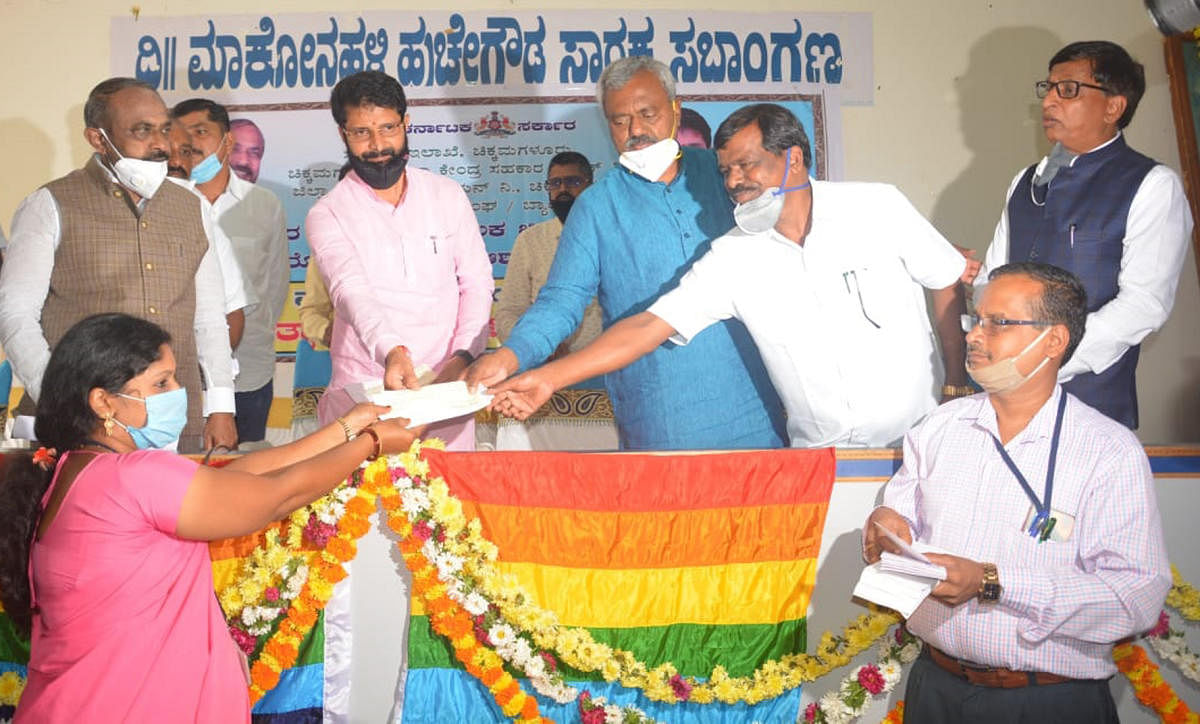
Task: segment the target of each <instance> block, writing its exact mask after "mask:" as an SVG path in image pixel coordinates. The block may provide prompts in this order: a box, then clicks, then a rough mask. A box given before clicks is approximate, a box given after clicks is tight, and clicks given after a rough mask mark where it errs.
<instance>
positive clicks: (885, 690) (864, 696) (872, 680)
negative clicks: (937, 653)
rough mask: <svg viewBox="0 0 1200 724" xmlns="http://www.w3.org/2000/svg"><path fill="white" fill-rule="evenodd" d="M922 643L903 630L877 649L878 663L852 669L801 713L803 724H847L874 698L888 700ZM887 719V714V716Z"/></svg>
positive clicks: (860, 714) (868, 706)
mask: <svg viewBox="0 0 1200 724" xmlns="http://www.w3.org/2000/svg"><path fill="white" fill-rule="evenodd" d="M920 652H921V642H920V640H919V639H917V637H915V636H913V635H912V634H910V633H909V632H908V630H907V629H905V628H904V626H902V625H901V626H897V627H896V633H895V636H893V637H891V638H890V639H885V640H884V641H883V643H882V644H880V646H879V662H878V663H876V664H866V665H863V666H859V667H857V668H855V669H854V670H853V671H851V672H850V674H849V675H848V676H847V677H846V678H845V679H842V683H841V685H840V686H839V687H838V688H837V689H834V690H833V691H829V692H826V694H825V695H824V696H822V697H821V700H820V701H817V702H813V703H811V704H809V705H808V706H807V707H806V708H805V709H804V721H805V724H847V723H848V722H852V721H854V720H856V719H858V718H859V717H861V716H862V715H863V714H864V713H866V711H867V709H869V708H870V707H871V704H872V703H873V702H874V699H875V697H879V696H887V694H889V693H890V692H891V691H892V689H894V688H896V684H897V683H899V681H900V677H901V676H902V675H903V674H904V665H905V664H909V663H912V662H913V661H915V660H916V658H917V655H918V654H920ZM889 716H890V714H889Z"/></svg>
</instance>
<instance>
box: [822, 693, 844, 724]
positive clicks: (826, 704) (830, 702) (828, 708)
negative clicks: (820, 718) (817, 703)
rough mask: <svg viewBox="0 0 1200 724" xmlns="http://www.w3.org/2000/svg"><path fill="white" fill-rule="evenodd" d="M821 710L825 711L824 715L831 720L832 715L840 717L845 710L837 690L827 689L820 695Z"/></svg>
mask: <svg viewBox="0 0 1200 724" xmlns="http://www.w3.org/2000/svg"><path fill="white" fill-rule="evenodd" d="M821 711H823V712H825V717H826V718H827V719H829V720H831V721H832V720H833V718H834V717H841V715H842V713H843V712H845V711H846V705H845V704H843V703H842V697H841V695H840V694H839V692H837V691H827V692H825V695H824V696H822V697H821Z"/></svg>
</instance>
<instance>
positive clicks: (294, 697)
mask: <svg viewBox="0 0 1200 724" xmlns="http://www.w3.org/2000/svg"><path fill="white" fill-rule="evenodd" d="M324 690H325V664H308V665H307V666H295V667H292V668H290V669H286V670H285V671H284V672H283V673H281V674H280V675H279V684H278V685H277V686H276V687H275V688H274V689H271V690H270V691H268V692H267V693H266V695H264V696H263V698H261V699H259V700H258V703H257V704H255V705H254V709H252V710H251V713H253V714H286V713H288V712H293V711H300V710H303V709H313V708H315V709H316V710H317V711H318V712H320V711H321V707H322V706H323V703H324V702H323V700H322V698H321V697H322V695H323V692H324ZM319 720H320V717H318V721H319ZM271 721H275V720H271ZM280 721H282V720H280ZM287 721H291V720H287Z"/></svg>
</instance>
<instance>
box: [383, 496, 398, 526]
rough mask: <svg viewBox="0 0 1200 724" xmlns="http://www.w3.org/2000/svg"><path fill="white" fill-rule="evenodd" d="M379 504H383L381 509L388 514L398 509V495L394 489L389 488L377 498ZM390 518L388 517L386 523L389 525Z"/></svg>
mask: <svg viewBox="0 0 1200 724" xmlns="http://www.w3.org/2000/svg"><path fill="white" fill-rule="evenodd" d="M379 502H381V503H383V509H384V510H386V511H388V512H389V513H390V512H392V511H393V510H397V509H399V507H400V493H398V492H397V491H396V489H395V488H389V489H388V491H387V492H385V493H383V494H381V495H380V496H379ZM391 518H392V516H389V517H388V523H389V524H390V523H391Z"/></svg>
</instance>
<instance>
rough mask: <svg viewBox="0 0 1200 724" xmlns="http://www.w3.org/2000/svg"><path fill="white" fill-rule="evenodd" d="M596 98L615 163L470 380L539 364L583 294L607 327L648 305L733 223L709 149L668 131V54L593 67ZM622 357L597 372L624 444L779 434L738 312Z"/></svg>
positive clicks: (682, 443) (759, 442)
mask: <svg viewBox="0 0 1200 724" xmlns="http://www.w3.org/2000/svg"><path fill="white" fill-rule="evenodd" d="M597 100H599V101H600V106H601V110H602V111H603V112H604V115H605V117H606V118H607V120H608V127H609V133H610V135H611V136H612V141H613V145H614V146H615V147H616V149H617V151H619V152H620V154H621V157H620V163H621V168H617V169H613V170H612V171H610V172H608V173H607V174H605V175H604V176H603V177H602V178H601V179H600V180H599V181H598V182H597V183H595V184H594V185H592V186H591V187H590V188H589V189H588V190H587V191H586V192H584V193H583V194H582V195H580V197H579V200H578V201H576V202H575V204H574V206H573V207H572V209H571V215H570V216H569V217H568V218H567V221H566V224H565V225H564V227H563V232H562V236H561V238H560V241H559V245H558V250H557V251H556V252H555V256H554V263H553V265H552V266H551V267H550V275H549V278H548V279H547V281H546V284H545V285H544V286H543V287H542V288H541V290H540V291H539V292H538V298H537V301H536V302H534V304H533V306H531V307H530V308H529V310H528V311H526V312H525V314H524V315H523V316H522V317H521V319H520V321H519V322H517V325H516V327H515V328H514V329H513V331H512V333H511V335H510V336H509V338H508V339H507V340H506V341H505V346H504V347H501V348H500V349H499V350H497V352H496V353H495V354H491V355H487V356H485V357H483V358H481V359H480V360H478V361H477V362H476V363H475V364H474V365H473V366H472V367H471V369H470V370H469V371H468V374H467V376H466V379H467V383H468V384H469V385H475V384H484V385H492V384H496V383H498V382H500V381H501V380H503V379H504V378H506V377H508V376H509V375H511V374H513V373H514V372H516V371H518V369H524V368H528V367H531V366H534V365H537V364H540V363H541V362H542V361H543V360H545V359H546V358H547V357H549V356H550V355H551V354H552V353H553V352H554V350H555V349H556V348H557V347H558V345H559V344H560V343H561V342H562V341H563V340H564V339H566V338H567V337H568V335H570V334H571V333H572V332H573V331H574V330H575V329H576V328H577V327H578V326H579V323H580V320H581V319H582V318H583V314H584V310H585V309H586V308H587V305H588V303H589V302H590V301H591V299H592V298H593V297H597V296H598V299H599V302H600V309H601V312H602V313H603V318H604V324H605V326H610V325H613V324H614V323H617V322H619V321H620V320H622V319H624V318H627V317H630V315H636V314H637V313H638V312H641V311H643V310H645V309H646V307H647V306H648V305H649V304H650V302H652V301H653V300H654V299H655V298H656V297H658V296H659V295H660V294H661V293H662V291H663V290H664V289H668V288H670V287H671V286H673V285H674V284H675V283H676V282H677V281H678V279H679V277H680V276H681V275H682V274H683V272H684V271H685V270H686V269H687V268H688V266H689V265H690V264H691V263H692V262H693V261H695V259H696V258H697V257H699V256H700V255H702V254H703V253H704V252H705V251H707V250H708V247H709V244H710V243H711V241H710V240H712V239H715V238H717V237H718V236H720V235H721V234H724V233H725V232H727V231H729V228H730V227H731V226H733V217H732V215H731V214H730V212H731V210H732V206H731V204H730V202H729V198H728V196H727V195H726V194H725V192H724V190H723V189H722V186H721V177H720V174H719V173H718V171H717V167H716V163H715V159H714V158H713V156H712V153H711V152H708V151H705V150H701V149H694V148H683V149H681V148H680V146H679V143H678V142H677V141H676V139H675V133H676V131H677V130H678V128H679V119H680V108H679V100H678V99H676V98H675V81H674V79H673V78H672V77H671V73H670V70H668V68H667V67H666V66H665V65H663V64H662V63H661V62H659V61H657V60H654V59H653V58H648V57H645V56H632V57H628V58H623V59H621V60H618V61H617V62H615V63H613V64H612V65H610V66H609V67H608V68H606V69H605V71H604V74H603V75H601V76H600V83H599V86H598V90H597ZM639 357H640V355H639ZM635 360H636V361H635ZM629 362H630V364H629V366H628V367H627V368H624V369H621V370H620V371H618V372H615V373H614V374H612V375H609V376H608V377H607V378H606V379H605V387H606V388H607V389H608V393H609V396H610V397H611V398H612V402H613V412H614V416H615V417H616V422H617V428H618V431H619V433H620V443H621V446H622V447H624V448H626V449H641V450H645V449H651V450H654V449H663V450H665V449H676V450H678V449H684V450H686V449H712V448H724V449H732V448H775V447H781V446H782V445H783V440H784V437H783V419H782V418H783V415H782V411H781V405H780V402H779V396H778V395H777V394H776V393H775V391H774V389H772V387H771V383H770V380H769V379H768V377H767V374H766V370H765V368H764V366H763V361H762V358H761V356H760V355H759V353H758V351H757V350H756V349H755V348H754V344H753V342H752V340H751V339H750V337H749V335H748V334H747V332H746V328H745V326H744V325H743V324H742V323H741V322H739V321H738V320H736V319H723V320H721V321H719V322H718V323H717V324H714V325H713V327H712V329H708V330H705V331H704V332H703V333H701V334H698V335H697V336H696V338H695V339H694V340H692V341H691V343H690V344H688V345H687V346H686V347H671V346H665V345H664V346H662V347H660V348H658V349H653V350H650V351H649V354H646V355H645V356H644V357H643V358H641V359H637V357H634V358H631V359H630V360H629ZM614 369H615V368H614Z"/></svg>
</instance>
